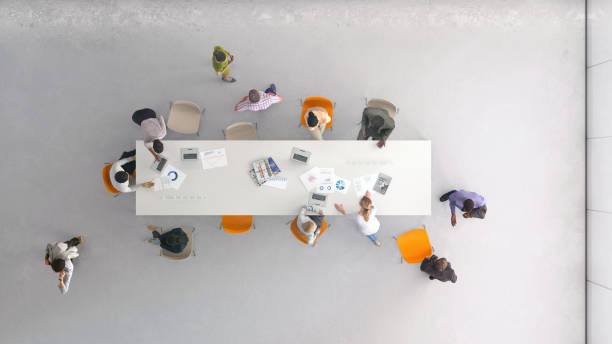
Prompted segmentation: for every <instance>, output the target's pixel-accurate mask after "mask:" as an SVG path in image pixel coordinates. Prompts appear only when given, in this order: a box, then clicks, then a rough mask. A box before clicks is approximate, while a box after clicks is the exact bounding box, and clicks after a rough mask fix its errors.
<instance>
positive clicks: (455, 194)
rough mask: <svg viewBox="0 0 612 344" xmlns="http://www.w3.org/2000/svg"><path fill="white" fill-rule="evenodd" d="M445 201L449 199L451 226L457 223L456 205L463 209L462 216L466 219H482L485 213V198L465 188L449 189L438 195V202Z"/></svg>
mask: <svg viewBox="0 0 612 344" xmlns="http://www.w3.org/2000/svg"><path fill="white" fill-rule="evenodd" d="M446 201H449V205H450V209H451V224H452V225H453V226H454V225H456V224H457V217H456V216H455V207H458V208H459V209H461V211H463V217H464V218H466V219H469V218H478V219H484V218H485V215H486V214H487V205H486V201H485V198H484V197H482V196H481V195H479V194H477V193H475V192H471V191H466V190H459V191H457V190H451V191H449V192H447V193H445V194H444V195H442V196H440V202H446Z"/></svg>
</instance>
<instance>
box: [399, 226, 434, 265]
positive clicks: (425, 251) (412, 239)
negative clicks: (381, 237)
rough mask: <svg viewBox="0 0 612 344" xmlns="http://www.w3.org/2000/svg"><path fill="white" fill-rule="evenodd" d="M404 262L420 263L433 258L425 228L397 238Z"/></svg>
mask: <svg viewBox="0 0 612 344" xmlns="http://www.w3.org/2000/svg"><path fill="white" fill-rule="evenodd" d="M396 240H397V246H398V247H399V250H400V252H401V253H402V257H403V258H404V260H405V261H406V262H408V263H410V264H415V263H420V262H422V261H423V259H425V257H428V256H431V253H432V248H431V244H430V243H429V236H427V231H426V230H425V228H421V229H414V230H411V231H409V232H406V233H404V234H402V235H400V237H399V238H396Z"/></svg>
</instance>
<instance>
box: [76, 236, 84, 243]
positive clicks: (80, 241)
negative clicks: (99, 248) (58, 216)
mask: <svg viewBox="0 0 612 344" xmlns="http://www.w3.org/2000/svg"><path fill="white" fill-rule="evenodd" d="M77 240H78V241H79V244H80V243H82V242H83V236H82V235H79V236H78V238H77Z"/></svg>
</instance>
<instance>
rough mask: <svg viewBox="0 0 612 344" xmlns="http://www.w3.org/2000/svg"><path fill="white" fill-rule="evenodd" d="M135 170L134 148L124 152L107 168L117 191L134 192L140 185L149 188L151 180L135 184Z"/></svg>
mask: <svg viewBox="0 0 612 344" xmlns="http://www.w3.org/2000/svg"><path fill="white" fill-rule="evenodd" d="M135 170H136V150H133V151H130V152H124V153H123V154H122V155H121V158H120V159H119V160H118V161H116V162H115V163H113V166H112V167H111V168H110V170H109V177H110V181H111V184H113V187H114V188H115V189H117V191H119V192H134V191H136V189H137V188H138V187H140V186H143V187H145V188H151V187H153V186H154V185H155V183H153V182H146V183H142V184H136V177H135V176H134V171H135Z"/></svg>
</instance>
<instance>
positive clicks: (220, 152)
mask: <svg viewBox="0 0 612 344" xmlns="http://www.w3.org/2000/svg"><path fill="white" fill-rule="evenodd" d="M200 160H201V161H202V168H203V169H205V170H208V169H211V168H216V167H223V166H227V156H226V155H225V148H219V149H210V150H207V151H204V152H200Z"/></svg>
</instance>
